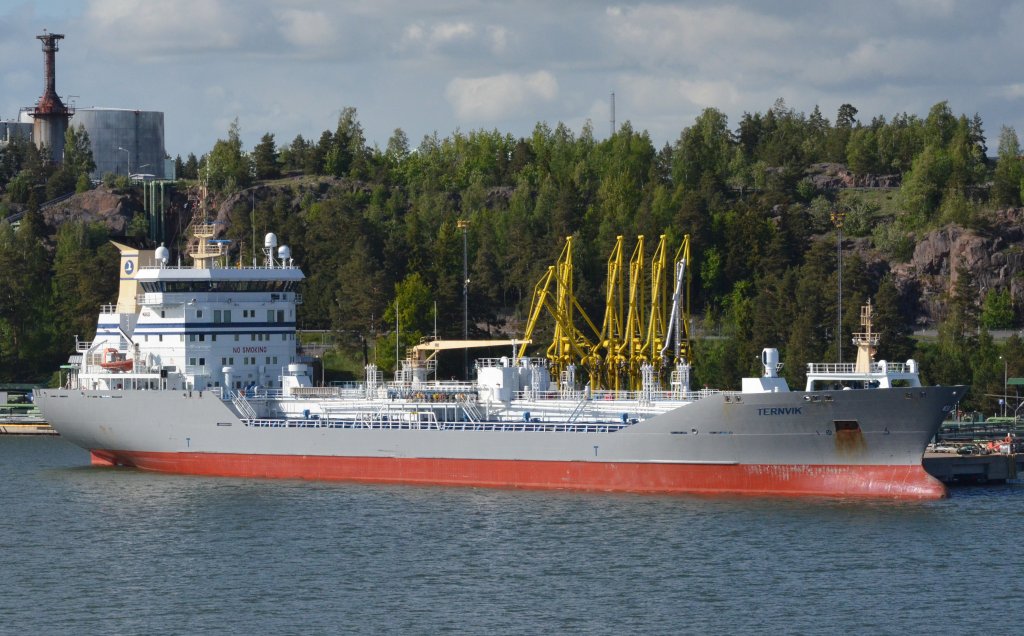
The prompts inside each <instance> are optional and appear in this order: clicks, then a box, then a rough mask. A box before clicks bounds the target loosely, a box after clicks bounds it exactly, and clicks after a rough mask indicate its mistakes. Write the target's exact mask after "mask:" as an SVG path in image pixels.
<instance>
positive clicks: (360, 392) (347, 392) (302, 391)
mask: <svg viewBox="0 0 1024 636" xmlns="http://www.w3.org/2000/svg"><path fill="white" fill-rule="evenodd" d="M289 391H290V392H291V397H293V398H362V397H365V396H366V389H365V388H363V387H362V386H359V385H355V384H353V385H351V386H297V387H292V388H291V389H289Z"/></svg>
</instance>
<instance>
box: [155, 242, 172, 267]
mask: <svg viewBox="0 0 1024 636" xmlns="http://www.w3.org/2000/svg"><path fill="white" fill-rule="evenodd" d="M169 260H171V250H169V249H167V248H166V247H164V244H163V243H161V244H160V247H158V248H156V261H157V262H158V263H160V264H161V265H166V264H167V261H169Z"/></svg>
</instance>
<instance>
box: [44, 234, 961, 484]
mask: <svg viewBox="0 0 1024 636" xmlns="http://www.w3.org/2000/svg"><path fill="white" fill-rule="evenodd" d="M194 231H195V233H196V237H197V239H196V240H195V241H194V242H193V244H192V246H191V247H190V248H189V250H188V251H189V253H190V256H191V258H192V260H193V265H191V266H182V265H181V264H180V262H179V264H178V265H172V264H170V262H169V261H170V259H169V252H168V250H167V248H165V247H163V246H161V247H160V248H158V249H156V250H136V249H133V248H130V247H128V246H124V245H117V247H118V249H119V250H120V251H121V260H120V290H119V296H118V300H117V304H116V305H108V306H103V307H102V308H101V310H100V313H99V319H98V324H97V329H96V335H95V338H94V339H93V340H91V341H88V342H86V341H77V339H76V350H75V352H74V353H73V355H72V356H71V358H70V360H69V363H68V364H67V365H64V367H63V372H62V377H61V383H60V387H59V388H50V389H43V390H38V391H37V392H36V394H35V401H36V403H37V404H38V405H39V406H40V407H41V409H42V412H43V414H44V416H45V418H46V421H48V422H49V423H50V424H51V425H52V426H53V427H54V428H55V429H57V431H59V432H60V434H61V435H62V436H63V437H64V438H65V439H67V440H69V441H71V442H73V443H75V444H77V445H79V446H81V447H83V448H85V449H87V450H88V451H89V452H90V454H91V461H92V463H93V464H98V465H107V466H128V467H135V468H138V469H141V470H148V471H159V472H167V473H185V474H195V475H213V476H230V477H244V478H285V479H315V480H350V481H364V482H378V483H380V482H384V483H388V482H391V483H407V484H442V485H462V486H476V487H507V488H536V489H545V488H549V489H580V490H592V491H626V492H646V493H744V494H756V495H787V496H804V495H806V496H829V497H872V498H890V499H928V498H938V497H942V496H944V495H945V489H944V487H943V486H942V484H941V483H940V482H938V481H937V480H935V479H934V478H933V477H931V476H930V475H928V474H927V473H926V472H925V471H924V469H923V468H922V466H921V458H922V453H923V451H924V448H925V446H926V444H927V443H928V442H929V440H930V439H931V438H932V437H933V436H934V434H935V432H936V430H937V429H938V427H939V425H940V424H941V422H942V420H943V419H944V418H945V417H946V415H947V414H948V413H949V412H950V411H951V410H952V409H954V408H955V406H956V404H957V402H959V400H960V399H961V398H962V397H963V395H964V394H965V392H966V387H964V386H934V387H924V386H921V382H920V380H919V375H918V368H917V365H916V363H915V362H914V361H913V360H908V361H906V362H902V363H893V362H886V361H875V360H874V350H875V346H876V345H877V334H876V333H875V332H873V331H872V326H871V309H870V305H869V306H868V307H866V308H865V309H864V310H862V324H863V325H864V326H865V330H864V332H863V333H859V334H855V338H854V342H855V343H856V344H857V347H858V356H857V361H856V362H855V363H827V364H826V363H821V364H811V365H809V366H808V373H807V386H806V387H805V390H803V391H798V390H790V389H789V387H788V385H787V382H786V380H785V379H784V378H783V377H781V375H780V374H779V371H780V369H781V364H780V363H779V354H778V351H776V350H775V349H765V350H763V352H762V354H761V367H762V372H761V375H760V376H759V377H751V378H743V379H742V382H741V386H742V390H739V391H718V390H711V389H701V390H691V389H690V387H689V382H688V380H687V378H688V375H687V373H685V371H686V369H685V368H684V369H683V373H682V374H680V375H675V374H674V375H673V377H674V378H676V381H674V382H672V383H671V384H670V385H669V389H668V390H665V389H663V388H662V385H661V382H660V379H659V378H658V377H656V374H655V373H654V372H653V371H652V370H651V369H650V368H649V367H648V368H646V369H644V373H643V380H642V382H641V383H640V385H639V386H638V387H635V388H632V389H631V390H600V389H595V388H593V387H591V386H590V385H589V384H584V385H583V386H580V384H581V383H580V382H578V381H577V380H576V378H575V377H574V369H573V367H572V366H571V365H570V367H569V368H568V369H567V370H564V371H559V372H558V373H553V372H552V370H551V369H550V366H549V361H548V359H546V358H531V357H526V356H521V355H517V348H516V345H520V344H521V342H517V341H505V343H504V345H502V346H508V347H509V351H508V355H503V356H499V357H494V358H484V359H479V360H477V361H476V365H475V378H474V379H473V380H472V381H439V380H437V379H436V377H433V378H432V375H434V376H436V366H435V365H436V354H437V352H438V351H441V350H444V349H448V348H454V347H463V346H474V345H476V344H479V343H476V342H466V341H455V342H449V341H430V342H426V343H423V344H421V345H419V346H417V347H414V348H413V350H412V352H411V353H410V355H409V356H408V359H406V360H405V361H404V362H403V363H402V364H401V365H400V367H399V369H398V371H397V372H396V374H395V377H394V380H389V381H385V380H384V379H383V374H382V372H381V371H380V370H379V369H378V368H377V367H376V366H375V365H373V364H368V365H367V366H366V375H365V379H364V381H361V382H358V383H352V384H349V385H344V386H314V384H313V381H312V379H311V372H310V368H309V367H308V366H307V365H306V364H303V363H302V360H301V359H300V357H299V356H298V355H297V347H296V345H297V341H296V306H297V305H298V304H299V303H301V301H302V299H301V295H300V294H299V293H298V285H299V283H300V281H302V280H303V274H302V271H301V270H300V269H299V267H298V266H296V265H295V264H294V262H293V259H292V258H291V254H290V251H289V249H288V247H287V246H284V245H282V246H280V247H279V246H278V244H277V238H276V237H275V236H274V235H273V234H268V235H267V236H266V240H265V244H264V251H263V256H262V258H260V260H258V261H257V260H256V259H255V258H254V259H253V262H252V264H251V265H247V266H245V267H243V266H241V265H240V264H239V265H238V266H229V265H228V264H227V261H226V249H227V248H226V245H225V242H224V241H219V240H216V239H214V238H213V236H214V232H213V226H212V224H199V225H198V226H197V227H195V228H194ZM865 318H866V319H865ZM488 344H492V345H493V344H494V343H493V342H488ZM581 375H582V374H581ZM553 376H554V377H553Z"/></svg>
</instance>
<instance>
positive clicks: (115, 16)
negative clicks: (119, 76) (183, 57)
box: [83, 0, 252, 58]
mask: <svg viewBox="0 0 1024 636" xmlns="http://www.w3.org/2000/svg"><path fill="white" fill-rule="evenodd" d="M83 26H86V27H88V28H89V30H90V31H91V37H90V40H91V43H92V44H93V45H94V46H97V47H99V48H101V49H106V50H118V51H131V52H133V53H134V54H135V55H137V56H138V57H141V58H145V57H147V56H149V55H151V54H163V53H167V52H177V53H188V52H194V51H208V50H210V49H220V50H230V49H233V48H235V47H237V46H239V45H240V44H241V43H242V41H243V35H244V32H245V30H246V29H251V28H252V25H251V24H247V23H246V21H245V20H241V19H239V17H238V14H237V12H236V11H233V10H231V9H230V8H229V6H227V4H226V2H225V1H224V0H176V1H175V3H174V6H173V10H161V9H160V7H158V6H154V5H153V4H152V3H151V2H146V1H145V0H92V1H91V2H90V3H89V8H88V9H87V10H86V12H85V23H84V25H83Z"/></svg>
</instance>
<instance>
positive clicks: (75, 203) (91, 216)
mask: <svg viewBox="0 0 1024 636" xmlns="http://www.w3.org/2000/svg"><path fill="white" fill-rule="evenodd" d="M142 210H143V207H142V203H141V202H140V201H139V200H137V199H135V198H134V197H132V196H130V195H128V194H123V193H121V192H119V191H115V190H111V189H109V188H106V187H104V186H99V187H98V188H96V189H94V190H89V191H88V192H82V193H80V194H76V195H75V196H73V197H71V198H69V199H66V200H64V201H61V202H60V203H55V204H53V205H50V206H47V207H45V208H43V209H42V210H41V213H42V217H43V222H44V223H46V225H47V226H48V227H50V228H51V229H52V231H53V232H56V231H57V228H58V227H60V226H61V225H63V224H64V223H65V222H66V221H68V220H70V219H72V218H74V219H78V220H82V221H86V222H89V223H91V222H93V221H100V222H102V223H103V224H104V225H106V226H107V230H108V231H109V232H110V235H111V236H124V235H125V234H126V233H127V230H128V224H129V223H131V220H132V217H133V216H135V214H136V213H137V212H141V211H142Z"/></svg>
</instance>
